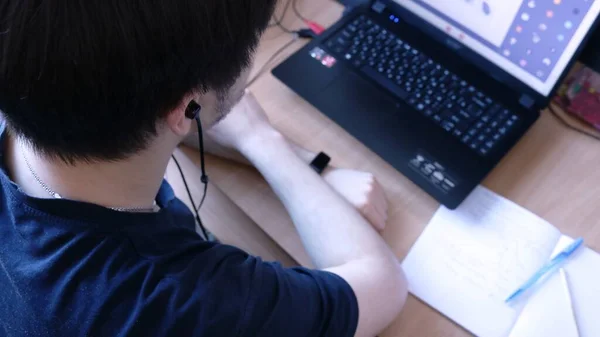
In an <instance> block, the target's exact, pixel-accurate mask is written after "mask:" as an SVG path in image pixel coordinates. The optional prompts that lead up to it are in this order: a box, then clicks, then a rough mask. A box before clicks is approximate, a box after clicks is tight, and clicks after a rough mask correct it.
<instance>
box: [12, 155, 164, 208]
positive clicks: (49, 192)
mask: <svg viewBox="0 0 600 337" xmlns="http://www.w3.org/2000/svg"><path fill="white" fill-rule="evenodd" d="M21 154H22V155H23V159H25V164H27V168H28V169H29V172H30V173H31V175H33V178H34V179H35V180H36V181H37V183H38V184H39V185H40V186H41V187H42V188H43V189H44V190H45V191H46V192H48V194H49V195H50V196H52V197H53V198H55V199H62V198H63V197H62V196H61V195H60V194H58V193H56V192H54V190H52V189H51V188H50V186H48V185H46V183H44V181H43V180H42V179H41V178H40V177H39V176H38V175H37V173H35V171H34V170H33V167H31V164H30V163H29V160H28V159H27V156H26V155H25V152H24V151H21ZM108 208H109V209H112V210H113V211H117V212H140V213H141V212H157V211H158V206H157V205H156V201H154V204H153V205H152V207H151V208H148V207H108Z"/></svg>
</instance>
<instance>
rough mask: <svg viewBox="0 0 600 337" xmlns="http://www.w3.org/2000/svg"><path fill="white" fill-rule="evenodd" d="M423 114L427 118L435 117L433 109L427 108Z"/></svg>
mask: <svg viewBox="0 0 600 337" xmlns="http://www.w3.org/2000/svg"><path fill="white" fill-rule="evenodd" d="M423 114H424V115H425V116H428V117H429V116H431V115H433V109H431V108H427V109H425V110H424V111H423Z"/></svg>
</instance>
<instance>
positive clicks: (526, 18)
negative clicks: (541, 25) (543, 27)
mask: <svg viewBox="0 0 600 337" xmlns="http://www.w3.org/2000/svg"><path fill="white" fill-rule="evenodd" d="M521 20H523V21H529V14H527V13H523V14H521Z"/></svg>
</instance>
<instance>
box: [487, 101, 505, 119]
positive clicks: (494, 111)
mask: <svg viewBox="0 0 600 337" xmlns="http://www.w3.org/2000/svg"><path fill="white" fill-rule="evenodd" d="M500 110H502V106H500V104H494V105H493V106H492V107H491V108H490V110H489V111H488V114H489V115H490V116H496V115H497V114H498V113H499V112H500Z"/></svg>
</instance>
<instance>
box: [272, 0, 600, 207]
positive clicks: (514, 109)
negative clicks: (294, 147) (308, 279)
mask: <svg viewBox="0 0 600 337" xmlns="http://www.w3.org/2000/svg"><path fill="white" fill-rule="evenodd" d="M599 13H600V1H594V0H501V1H492V0H452V1H451V0H377V1H371V2H370V3H369V4H368V5H366V6H363V7H359V8H355V9H353V10H352V11H350V12H349V13H348V14H347V15H345V16H343V17H342V18H341V19H340V20H339V21H338V22H337V23H336V24H334V25H333V26H332V27H331V28H329V29H328V30H327V31H326V32H324V33H323V34H322V35H321V36H319V37H318V38H316V39H314V40H313V41H312V42H311V43H309V44H308V45H306V46H305V47H304V48H302V49H301V50H299V51H298V52H297V53H295V54H294V55H292V56H291V57H290V58H288V59H287V60H285V61H284V62H283V63H282V64H280V65H279V66H277V67H276V68H275V69H274V70H273V74H274V76H275V77H277V78H278V79H279V80H281V81H282V82H283V83H284V84H286V85H287V86H288V87H290V88H291V89H292V90H294V91H295V92H296V93H297V94H298V95H300V96H302V97H303V98H304V99H305V100H306V101H308V102H309V103H311V104H312V105H314V106H315V107H316V108H318V109H319V110H320V111H322V112H323V113H324V114H325V115H326V116H328V117H329V118H330V119H332V120H333V121H335V122H336V123H338V124H339V125H340V126H341V127H343V128H344V129H346V130H347V131H348V132H349V133H350V134H351V135H353V136H354V137H356V138H357V139H358V140H359V141H361V142H362V143H363V144H365V145H366V146H367V147H369V148H370V149H371V150H372V151H374V152H375V153H377V154H378V155H379V156H380V157H382V158H383V159H385V160H386V161H387V162H389V163H390V164H391V165H392V166H394V167H395V168H396V169H397V170H398V171H400V172H401V173H403V174H404V175H405V176H406V177H408V178H409V179H410V180H412V181H413V182H414V183H415V184H417V185H418V186H419V187H420V188H422V189H423V190H425V191H426V192H427V193H429V194H430V195H431V196H432V197H434V198H435V199H437V200H438V201H439V202H441V203H442V204H443V205H445V206H447V207H448V208H450V209H454V208H456V207H458V205H459V204H460V203H461V202H462V201H463V200H464V199H465V198H466V197H467V196H468V195H469V193H470V192H471V191H472V190H473V189H474V188H475V187H476V186H477V185H478V184H479V183H480V182H481V181H482V180H483V179H484V178H485V177H486V176H487V175H488V173H490V171H491V170H492V169H493V168H494V167H495V166H496V165H497V164H498V163H499V161H500V160H501V159H502V158H503V157H504V156H505V155H506V154H507V152H508V151H510V150H511V148H513V147H514V146H515V145H516V144H517V142H518V141H519V139H521V138H522V137H523V136H524V135H525V134H526V132H527V130H528V129H529V128H530V127H531V126H532V125H533V123H534V122H535V121H536V120H537V119H538V118H539V116H540V110H542V109H543V108H545V107H546V106H547V105H548V104H549V102H550V99H551V97H552V96H553V94H554V92H555V91H556V90H557V88H558V86H559V84H560V82H561V80H562V79H563V77H564V76H565V75H566V73H567V71H568V70H569V68H570V66H571V65H572V64H573V62H574V61H575V60H576V57H577V55H578V54H579V52H580V50H581V49H582V46H583V45H584V43H585V41H586V39H587V37H588V35H590V34H589V32H590V31H592V30H593V28H594V27H595V25H596V23H597V21H598V20H597V18H598V15H599ZM548 137H549V138H550V137H552V135H551V134H548ZM515 178H516V177H515Z"/></svg>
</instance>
